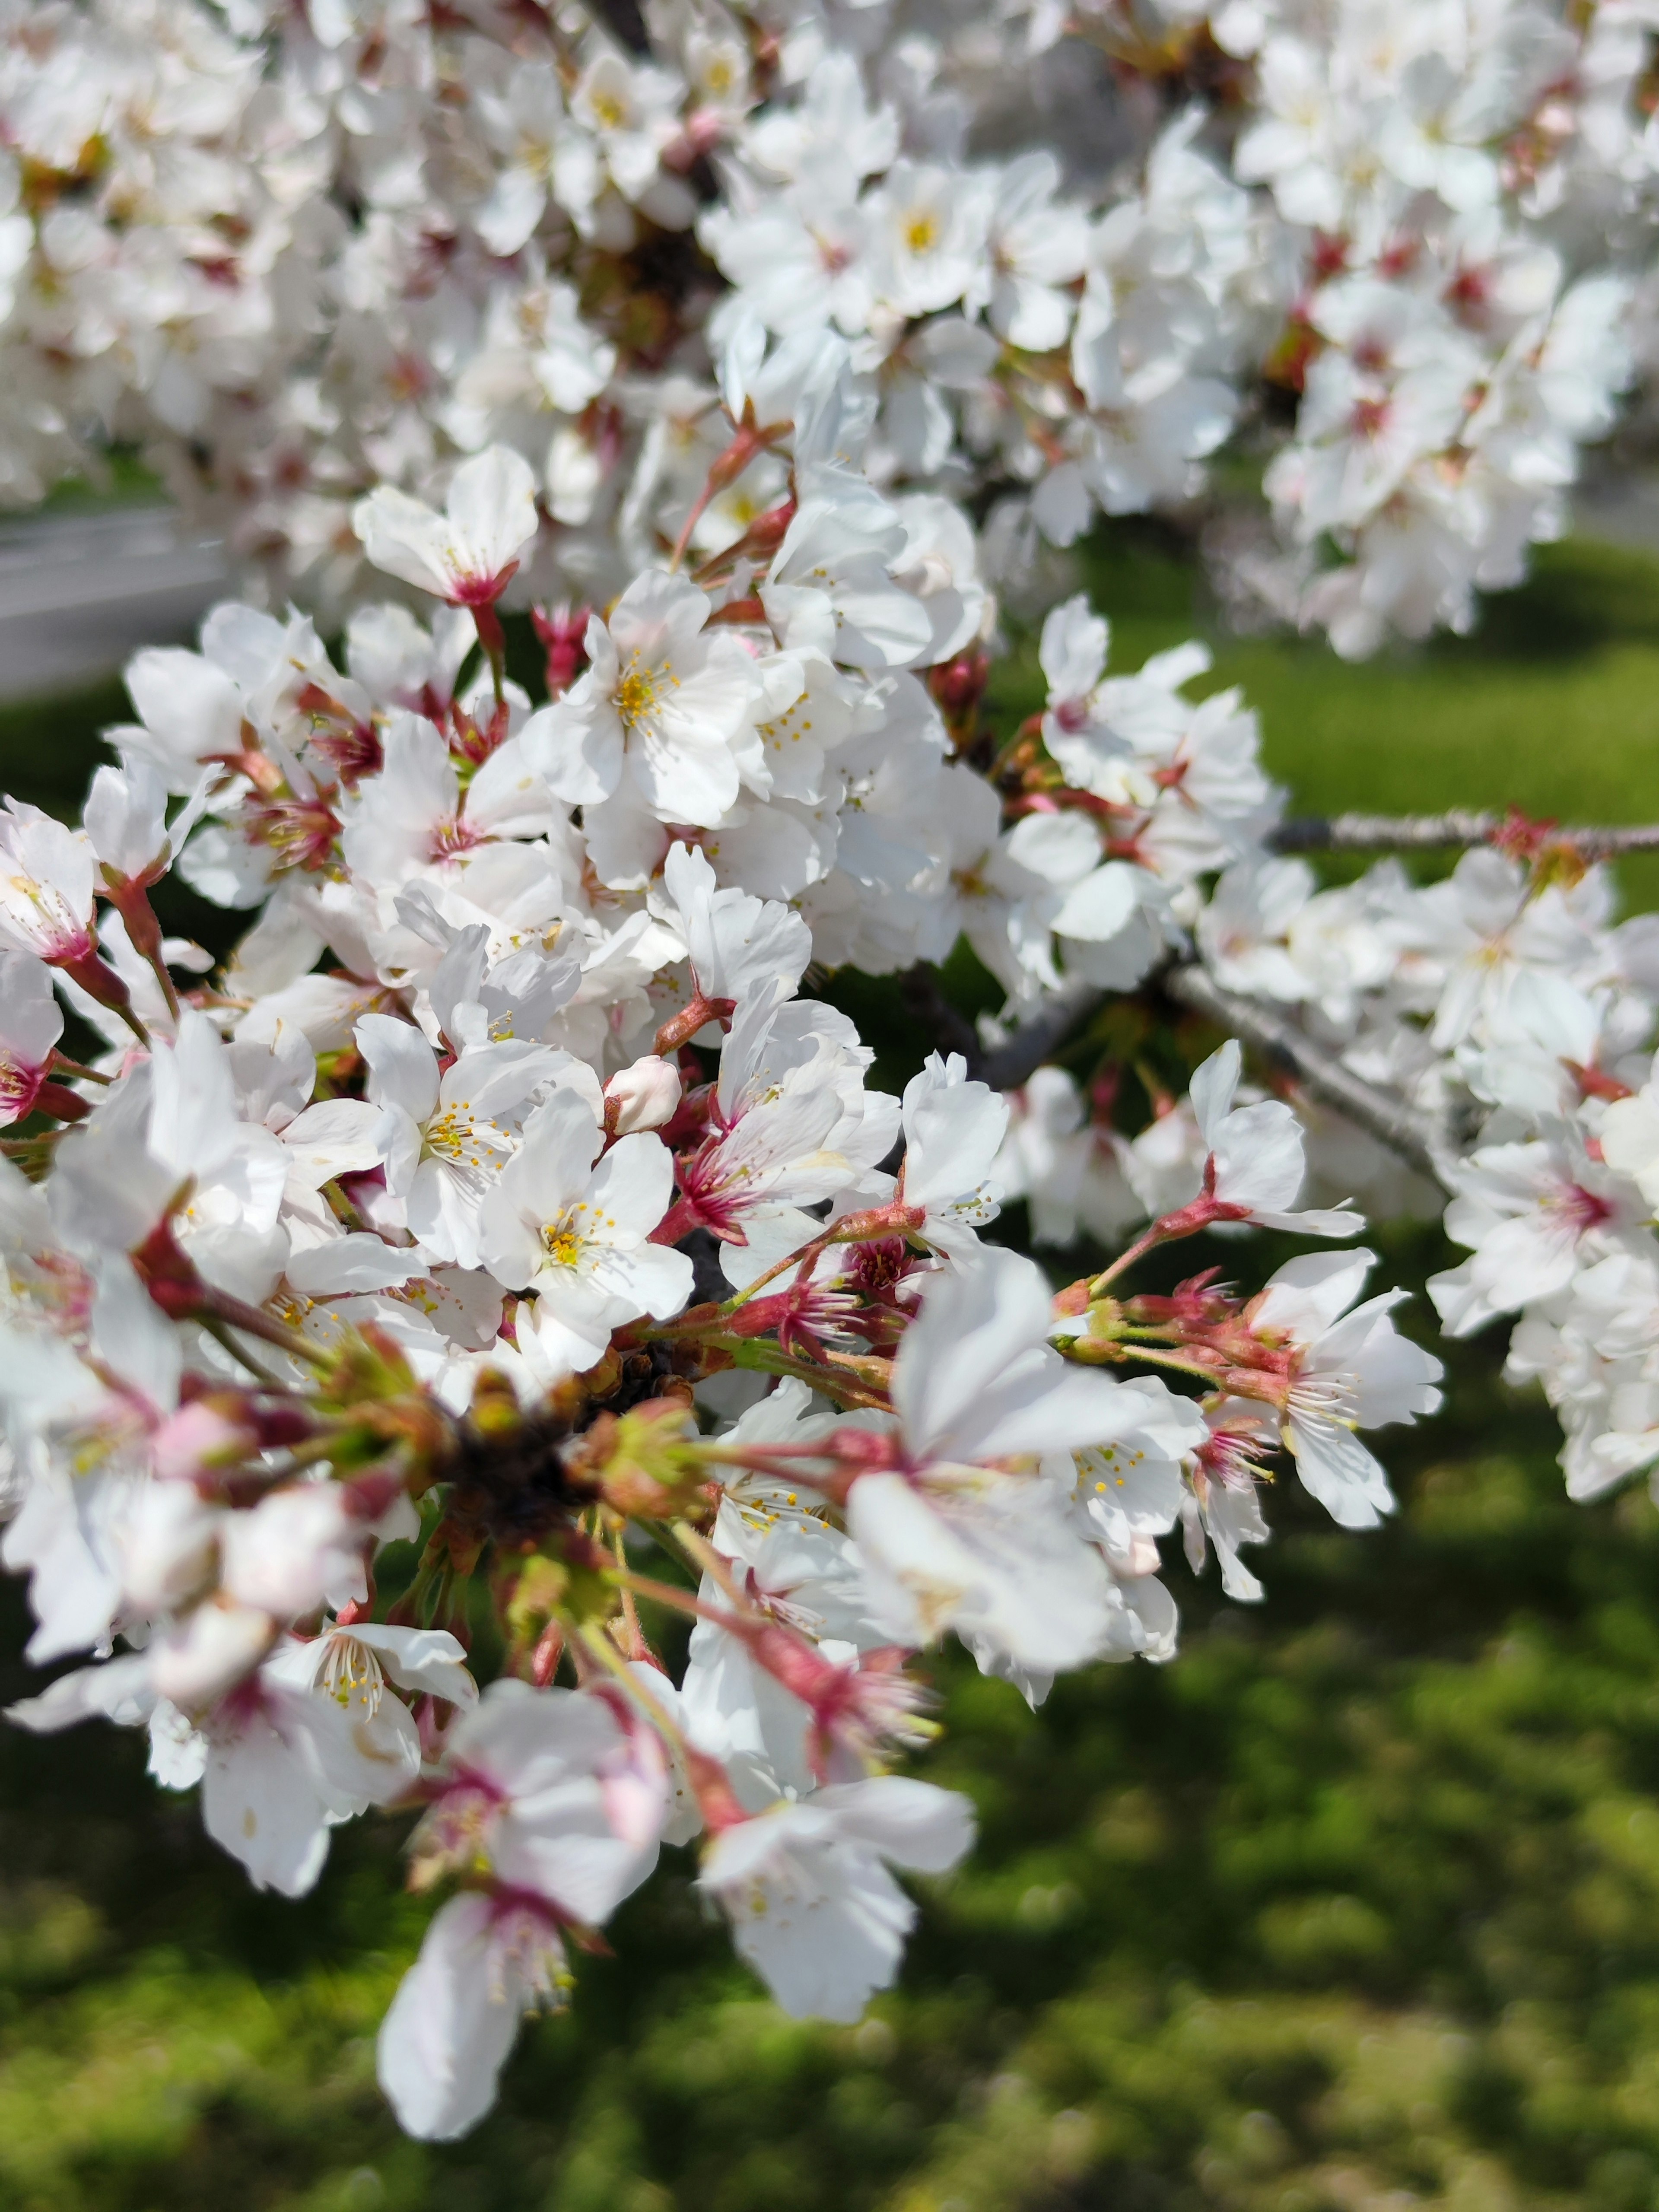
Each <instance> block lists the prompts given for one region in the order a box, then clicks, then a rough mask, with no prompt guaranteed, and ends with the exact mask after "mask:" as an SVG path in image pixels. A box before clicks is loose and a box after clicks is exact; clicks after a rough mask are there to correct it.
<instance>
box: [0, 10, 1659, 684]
mask: <svg viewBox="0 0 1659 2212" xmlns="http://www.w3.org/2000/svg"><path fill="white" fill-rule="evenodd" d="M1649 42H1650V29H1649V27H1648V26H1647V23H1646V20H1645V15H1644V9H1643V7H1642V6H1641V5H1639V4H1636V0H1600V4H1596V5H1595V6H1591V7H1589V8H1582V9H1581V8H1572V9H1569V8H1566V7H1565V5H1548V6H1546V5H1539V4H1531V0H1504V4H1501V5H1482V6H1476V5H1474V0H1432V4H1431V0H1423V4H1419V5H1416V6H1413V7H1412V8H1409V9H1397V8H1396V9H1389V8H1387V7H1385V6H1383V5H1381V4H1379V0H1344V4H1340V5H1337V6H1333V7H1324V6H1322V7H1320V8H1318V9H1314V8H1311V7H1304V6H1302V5H1299V4H1286V5H1285V6H1282V7H1280V6H1276V5H1273V4H1270V0H1228V4H1227V5H1225V7H1223V8H1221V9H1218V10H1216V11H1212V12H1210V13H1206V12H1205V11H1204V10H1202V9H1194V8H1191V7H1188V6H1187V5H1184V4H1181V5H1177V4H1165V0H1145V4H1141V0H1137V4H1136V5H1134V6H1129V5H1127V4H1125V3H1124V0H1099V4H1097V0H1086V4H1084V5H1081V6H1079V7H1078V8H1075V9H1060V8H1058V7H1056V6H1055V5H1054V4H1053V0H1037V4H1036V5H1033V6H1030V7H1029V8H1027V7H1020V6H1008V7H1006V8H1002V9H998V10H996V11H994V13H993V14H991V15H987V11H985V10H984V9H977V8H970V7H969V6H967V5H965V4H963V0H948V4H945V5H941V6H939V7H938V8H934V9H929V10H928V11H927V13H926V18H925V21H924V20H922V19H921V18H913V15H912V12H911V11H909V10H908V9H902V8H900V7H898V6H896V5H893V4H889V0H882V4H878V5H876V6H873V7H861V8H859V9H847V10H843V9H830V8H822V9H820V8H818V7H816V6H811V7H790V8H787V9H786V8H779V7H776V6H773V5H769V4H760V5H755V6H748V7H743V6H733V7H730V8H728V7H724V6H712V5H698V6H695V7H694V6H692V5H690V4H689V0H653V4H652V5H651V6H650V7H649V8H648V9H646V10H645V12H644V17H643V18H641V17H640V16H639V15H637V14H636V12H635V9H634V8H633V7H632V6H631V5H630V4H629V0H618V3H617V5H614V6H611V7H609V8H605V9H593V10H589V9H586V8H584V7H582V6H580V5H577V4H575V0H564V3H563V4H558V5H550V6H549V5H544V4H543V0H526V4H525V5H522V6H519V7H515V8H513V9H499V8H496V7H495V6H493V5H490V4H489V0H468V4H465V5H461V6H447V7H445V8H444V9H428V8H426V7H424V6H422V5H419V4H417V0H310V4H307V5H304V6H295V7H283V8H276V7H270V6H267V5H265V4H264V0H226V4H224V5H222V6H220V5H216V4H212V0H89V4H88V5H85V6H72V5H70V4H69V0H53V4H52V5H49V6H46V7H42V6H40V5H39V4H33V0H17V4H15V6H13V7H12V8H11V9H9V11H8V12H6V14H5V15H3V18H0V360H3V362H4V365H5V368H6V372H7V373H6V375H5V377H4V378H3V380H0V496H3V497H4V498H6V499H8V500H9V501H13V502H14V503H16V502H26V501H31V500H33V499H36V498H38V497H39V496H40V495H41V493H42V492H43V491H44V490H45V489H46V488H48V487H49V486H50V484H51V483H52V482H54V481H55V480H56V479H58V477H61V476H63V475H64V473H66V472H68V471H76V470H78V471H82V472H85V473H91V474H94V475H95V474H96V472H97V470H98V467H99V465H100V454H101V453H102V452H103V450H104V448H105V447H106V446H107V444H108V442H109V441H111V440H116V441H129V442H131V443H135V444H137V446H139V447H141V448H142V449H143V451H144V452H145V453H147V454H148V456H149V459H151V460H152V462H153V463H155V465H157V466H158V467H160V468H161V470H162V471H163V472H164V474H165V476H166V478H167V482H168V483H169V484H170V486H171V487H172V488H173V490H174V491H175V492H176V493H177V494H178V495H179V496H180V498H181V499H183V500H185V501H186V502H187V503H188V504H190V505H191V507H193V508H195V509H197V511H201V512H204V513H208V514H209V515H211V516H215V517H216V518H217V520H218V521H219V523H220V525H221V526H222V528H223V530H224V532H225V535H226V538H227V542H228V545H229V547H230V549H231V550H232V552H233V554H234V556H235V557H236V559H237V560H238V561H239V562H240V563H241V564H243V565H244V566H245V567H246V568H248V569H249V570H250V571H251V572H257V573H258V574H262V575H263V576H264V579H265V580H266V582H267V584H268V586H269V587H270V591H271V594H272V597H273V599H275V600H277V601H280V600H282V599H284V598H285V597H286V596H287V594H289V592H294V593H295V594H297V596H298V597H299V598H300V599H301V600H302V601H303V602H304V603H305V604H306V605H307V606H308V607H310V608H311V609H312V610H313V611H319V612H321V613H322V614H323V615H325V617H327V618H328V619H329V620H332V619H333V618H334V617H335V616H336V615H337V614H338V613H339V612H341V611H343V610H345V609H346V608H347V607H349V605H351V604H353V603H354V602H355V601H356V599H359V598H360V597H361V596H362V573H363V567H364V562H365V552H364V546H363V542H362V538H360V536H359V534H358V532H357V531H356V526H355V523H354V520H353V518H354V513H355V511H356V504H357V502H358V501H360V500H361V499H362V497H363V496H365V495H367V494H368V493H369V492H370V491H372V490H373V489H374V488H375V487H376V486H389V487H395V488H397V489H401V490H402V491H404V492H405V493H406V494H408V495H411V496H416V497H419V498H421V499H422V500H424V501H427V502H428V503H429V504H431V505H434V506H441V504H442V503H443V501H444V500H445V498H446V497H447V490H448V483H449V479H450V477H452V476H453V473H454V472H455V471H456V470H457V469H458V468H459V466H461V465H464V464H465V461H466V459H468V458H469V457H471V456H475V455H477V453H481V452H483V451H484V450H486V449H487V448H489V447H491V446H493V445H495V444H505V445H507V446H508V447H511V448H512V449H513V450H514V451H515V452H517V453H519V454H520V456H521V458H523V459H525V460H526V463H527V464H528V465H529V466H530V467H531V468H532V471H533V472H534V477H535V483H536V490H537V496H538V505H539V513H540V527H539V532H538V542H537V544H536V546H535V547H534V549H533V550H532V553H531V554H530V555H528V556H526V562H525V568H524V576H523V579H522V580H521V587H520V588H521V590H522V591H523V592H526V593H528V592H532V590H533V592H536V593H537V594H538V595H539V596H540V597H541V598H542V599H544V601H545V602H547V603H548V604H550V605H556V604H557V603H559V602H560V601H561V600H563V601H567V602H568V603H570V604H573V605H574V604H580V603H582V602H584V601H586V600H592V599H598V600H601V601H605V600H609V599H611V598H612V597H614V596H615V595H616V593H617V592H620V591H621V590H622V589H623V586H625V585H626V584H627V583H628V582H629V580H630V579H631V578H632V577H633V576H634V575H635V574H637V573H638V572H639V571H640V570H641V568H648V567H652V566H653V565H655V564H657V563H658V562H659V561H660V560H661V558H662V557H663V556H664V555H665V553H667V552H668V551H670V550H671V549H673V548H674V547H675V546H677V545H680V544H684V546H685V547H687V548H689V550H690V552H691V553H693V554H694V555H695V556H696V557H697V558H699V559H700V560H703V561H708V560H709V559H713V558H717V557H719V556H727V555H730V554H731V553H732V549H733V548H734V547H737V546H742V545H744V544H745V543H746V542H747V541H748V540H749V538H750V532H753V531H755V530H756V529H757V528H761V529H763V530H764V528H765V527H766V526H767V525H766V518H768V517H769V516H771V517H773V518H774V520H776V519H777V516H778V511H779V509H780V506H781V501H782V499H783V492H784V486H785V484H786V481H787V456H786V455H784V454H781V453H780V452H779V450H778V438H777V435H775V425H776V424H778V423H779V422H786V421H788V420H791V419H793V416H795V414H796V413H797V412H798V411H799V409H798V407H796V406H795V405H793V404H788V403H789V402H791V401H792V400H793V399H795V398H798V396H799V395H798V390H797V387H798V386H799V384H800V382H801V380H802V378H803V377H804V376H806V375H808V374H811V372H812V371H813V368H814V367H815V365H816V364H817V362H820V360H821V359H823V357H824V356H826V355H829V356H836V355H839V356H842V357H844V362H845V378H846V390H847V394H848V404H847V407H846V409H845V410H844V417H843V420H842V422H841V423H840V425H839V427H838V429H837V432H836V440H837V442H836V445H835V447H833V448H832V449H831V451H832V452H833V453H835V454H838V455H839V456H840V457H841V458H842V459H850V460H854V461H857V462H858V463H860V465H862V466H863V467H864V469H865V471H866V473H867V474H868V476H869V477H870V478H871V480H872V482H873V483H875V484H876V485H877V486H878V488H879V489H881V490H883V491H884V492H885V493H887V494H889V495H892V496H894V497H895V498H897V499H902V498H904V497H909V496H915V497H927V498H939V497H947V498H951V499H953V500H957V501H961V500H963V499H965V498H967V497H968V496H969V495H972V497H973V499H974V501H975V505H976V507H977V509H978V511H980V512H982V513H986V514H987V517H988V525H987V533H986V545H985V559H984V562H983V563H982V566H983V567H984V568H985V570H986V573H987V575H989V576H990V577H991V578H992V579H993V580H997V581H1000V582H1004V583H1006V584H1009V585H1011V586H1012V585H1016V584H1017V585H1018V588H1019V589H1020V591H1021V592H1024V594H1026V595H1027V596H1028V597H1030V596H1034V597H1035V598H1036V599H1037V600H1038V601H1040V600H1041V599H1042V595H1043V593H1044V592H1045V591H1048V586H1049V583H1050V582H1052V578H1050V577H1049V566H1050V565H1051V564H1049V563H1047V562H1042V561H1034V559H1033V555H1034V553H1035V552H1036V549H1037V548H1038V546H1039V544H1040V543H1041V542H1042V541H1043V540H1046V541H1047V542H1048V544H1052V545H1055V546H1064V545H1066V544H1070V543H1071V542H1072V541H1073V539H1075V538H1077V537H1078V536H1079V533H1080V532H1082V531H1083V530H1084V529H1085V527H1087V526H1088V524H1089V522H1090V520H1091V517H1092V516H1093V515H1094V514H1095V513H1097V512H1098V511H1104V512H1106V513H1114V514H1115V513H1131V512H1137V511H1140V510H1143V509H1146V508H1148V507H1161V508H1165V509H1170V510H1172V511H1175V512H1176V513H1179V514H1181V515H1182V517H1184V518H1185V519H1186V520H1188V522H1189V523H1197V522H1199V521H1207V524H1208V528H1207V532H1206V542H1207V543H1208V544H1209V546H1210V548H1211V550H1212V552H1213V554H1214V557H1215V559H1216V561H1217V562H1218V565H1219V569H1220V572H1221V573H1222V574H1223V576H1224V579H1225V583H1226V587H1227V589H1228V591H1229V592H1231V594H1232V595H1233V596H1234V597H1235V598H1236V599H1238V600H1239V602H1240V603H1241V604H1243V603H1244V602H1247V601H1248V602H1249V604H1250V605H1252V606H1254V607H1255V608H1256V609H1258V610H1260V609H1261V607H1263V606H1266V607H1267V608H1269V609H1271V610H1273V611H1276V612H1277V613H1279V614H1280V615H1282V616H1285V617H1288V618H1290V619H1292V620H1295V621H1297V622H1299V623H1303V624H1304V625H1310V626H1317V627H1320V628H1322V629H1326V630H1328V633H1329V635H1331V637H1332V638H1333V640H1334V642H1335V643H1336V644H1337V645H1338V647H1339V648H1340V650H1342V651H1344V652H1346V653H1364V652H1368V651H1370V650H1371V649H1372V648H1373V647H1375V646H1376V644H1377V643H1378V642H1379V641H1380V640H1381V639H1383V637H1384V636H1386V635H1389V634H1391V633H1393V632H1401V631H1403V632H1405V633H1406V634H1408V635H1421V634H1423V633H1424V632H1425V630H1427V629H1431V628H1433V627H1435V626H1437V625H1439V624H1445V623H1450V624H1452V625H1453V626H1455V627H1459V626H1465V625H1467V623H1468V621H1469V620H1470V618H1471V616H1472V611H1473V595H1474V592H1475V591H1476V590H1477V589H1488V588H1495V587H1498V586H1503V585H1504V584H1507V583H1510V582H1513V581H1514V580H1516V578H1517V577H1518V576H1519V575H1520V574H1521V573H1522V566H1523V563H1524V560H1525V555H1526V549H1527V547H1528V544H1530V543H1531V542H1533V541H1534V540H1535V539H1538V538H1546V537H1548V536H1551V535H1553V534H1556V533H1557V532H1559V530H1560V528H1561V527H1562V526H1563V521H1564V514H1565V509H1564V506H1563V499H1564V494H1565V489H1566V488H1567V487H1568V486H1569V485H1570V484H1571V482H1572V480H1573V478H1574V477H1575V476H1576V474H1577V468H1578V461H1579V452H1580V448H1581V447H1582V446H1583V444H1584V443H1585V442H1586V441H1590V440H1594V439H1596V438H1599V437H1601V436H1603V435H1606V433H1607V430H1608V429H1609V428H1611V426H1612V424H1613V420H1614V416H1615V412H1616V407H1617V402H1618V399H1619V396H1620V393H1621V392H1622V391H1623V390H1624V388H1625V387H1626V386H1627V385H1628V384H1629V383H1630V381H1631V380H1632V374H1633V373H1634V369H1633V355H1632V337H1631V332H1630V329H1629V314H1628V310H1629V305H1630V296H1631V280H1632V276H1633V275H1635V274H1638V273H1639V272H1640V270H1642V268H1643V266H1644V262H1645V261H1646V259H1647V258H1649V249H1648V245H1647V240H1648V236H1649V229H1650V212H1651V201H1652V197H1653V191H1652V180H1653V174H1654V168H1655V154H1656V148H1659V140H1656V138H1655V137H1654V134H1653V132H1652V131H1651V130H1650V127H1649V121H1648V117H1649V112H1650V106H1651V98H1650V58H1649ZM991 149H994V150H991ZM734 363H735V364H736V367H735V368H734V367H733V364H734ZM738 397H741V398H744V399H746V400H748V401H749V402H750V403H751V404H752V405H753V408H754V410H755V412H754V418H753V421H752V422H750V423H749V424H748V425H747V428H748V431H749V434H750V435H749V436H748V439H747V441H746V442H744V443H743V444H741V445H738V446H734V444H733V442H732V424H731V422H730V420H729V419H728V416H729V413H730V412H731V411H732V402H733V400H734V398H738ZM1224 449H1225V451H1226V453H1229V454H1230V455H1231V461H1230V462H1229V465H1228V466H1227V467H1226V468H1225V470H1224V471H1220V472H1219V473H1218V472H1217V471H1214V470H1212V468H1211V466H1210V464H1211V463H1212V461H1213V460H1214V459H1216V458H1217V457H1218V456H1219V455H1220V454H1221V453H1223V451H1224ZM829 457H830V455H829V453H826V454H824V455H823V456H821V458H829ZM1258 469H1264V470H1265V476H1264V477H1263V478H1262V492H1263V494H1264V495H1265V499H1257V498H1255V496H1254V495H1247V494H1246V493H1245V492H1244V491H1243V483H1244V482H1245V480H1246V479H1248V478H1250V477H1253V476H1254V475H1255V472H1256V471H1257V470H1258ZM1049 596H1051V597H1059V596H1060V590H1058V589H1056V590H1054V591H1052V592H1049Z"/></svg>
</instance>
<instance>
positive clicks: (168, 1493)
mask: <svg viewBox="0 0 1659 2212" xmlns="http://www.w3.org/2000/svg"><path fill="white" fill-rule="evenodd" d="M223 1518H224V1515H223V1512H222V1510H221V1509H220V1508H219V1507H218V1506H216V1505H210V1504H208V1503H207V1502H206V1501H205V1499H204V1498H201V1497H200V1496H199V1495H198V1494H197V1490H196V1486H195V1485H194V1484H193V1483H190V1482H155V1483H151V1484H150V1485H149V1486H148V1487H147V1488H146V1489H145V1490H143V1491H142V1492H140V1494H139V1496H138V1498H137V1503H136V1504H135V1506H134V1509H133V1512H132V1515H131V1519H130V1520H129V1521H128V1522H127V1523H126V1526H125V1528H123V1529H122V1531H121V1538H120V1553H121V1593H122V1595H123V1596H124V1597H125V1600H126V1601H127V1603H128V1604H129V1605H131V1606H133V1607H136V1608H137V1611H138V1612H140V1613H172V1612H175V1611H177V1610H178V1608H179V1607H180V1606H182V1605H184V1604H185V1602H186V1601H188V1600H189V1599H191V1598H192V1597H195V1596H196V1595H197V1594H198V1593H199V1592H201V1591H202V1590H204V1589H207V1588H208V1587H209V1585H210V1583H212V1580H213V1577H214V1569H215V1565H216V1559H217V1555H218V1534H219V1524H220V1522H222V1520H223Z"/></svg>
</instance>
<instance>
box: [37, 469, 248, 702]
mask: <svg viewBox="0 0 1659 2212" xmlns="http://www.w3.org/2000/svg"><path fill="white" fill-rule="evenodd" d="M229 582H230V577H229V571H228V568H227V567H226V564H225V559H224V555H223V552H222V550H221V548H220V547H219V546H218V545H217V544H216V543H214V542H213V541H212V540H211V539H207V538H198V537H196V536H194V535H192V534H191V533H190V532H186V531H184V530H181V529H180V527H179V522H178V520H177V518H176V517H175V516H174V515H173V513H172V512H171V510H170V509H168V508H167V507H121V508H118V509H115V510H113V511H112V512H110V513H100V514H64V515H48V516H44V517H41V518H40V519H38V520H32V521H27V522H15V523H9V524H7V525H5V526H3V527H0V700H7V699H33V698H40V697H42V696H46V695H48V694H50V693H52V692H53V691H69V690H76V689H77V688H78V687H80V686H82V685H84V684H90V683H92V682H93V681H94V679H95V678H98V677H100V676H107V675H112V674H113V673H114V672H115V671H117V670H118V668H120V666H121V665H122V664H123V663H124V662H125V660H126V659H127V658H128V656H129V655H130V654H131V653H132V652H133V651H134V650H135V649H136V648H137V647H139V646H141V645H170V644H182V643H185V642H188V641H190V640H191V639H192V638H193V637H194V635H195V631H196V626H197V623H199V622H200V620H201V618H202V617H203V615H204V613H205V612H206V611H207V610H208V608H209V607H210V606H211V605H213V603H214V601H215V600H216V599H221V598H222V597H223V596H224V595H225V593H226V592H227V590H228V587H229Z"/></svg>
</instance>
